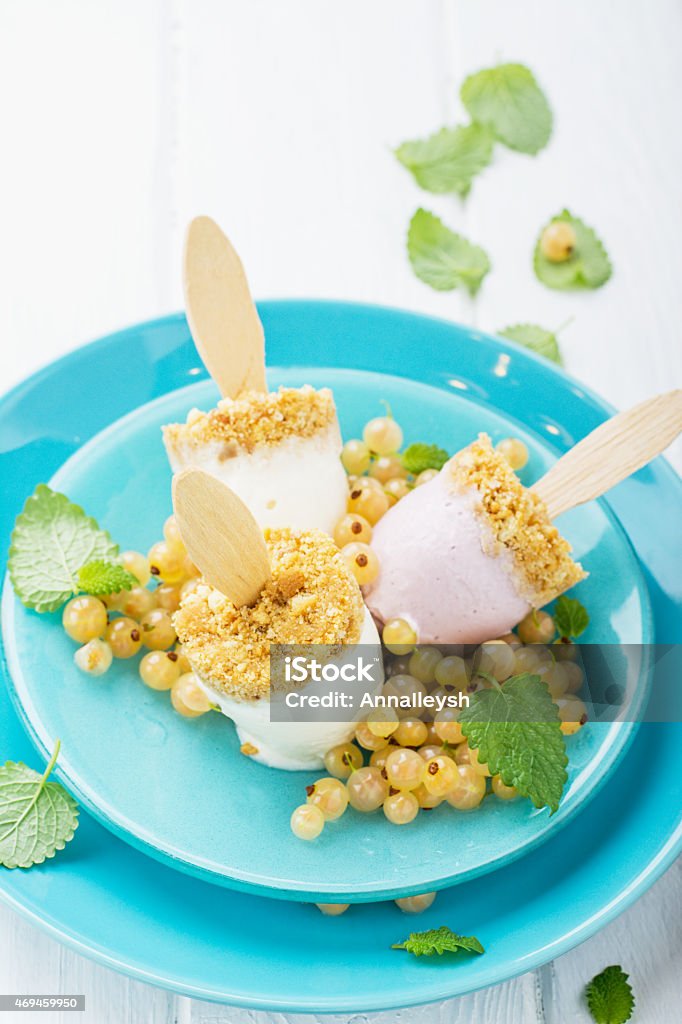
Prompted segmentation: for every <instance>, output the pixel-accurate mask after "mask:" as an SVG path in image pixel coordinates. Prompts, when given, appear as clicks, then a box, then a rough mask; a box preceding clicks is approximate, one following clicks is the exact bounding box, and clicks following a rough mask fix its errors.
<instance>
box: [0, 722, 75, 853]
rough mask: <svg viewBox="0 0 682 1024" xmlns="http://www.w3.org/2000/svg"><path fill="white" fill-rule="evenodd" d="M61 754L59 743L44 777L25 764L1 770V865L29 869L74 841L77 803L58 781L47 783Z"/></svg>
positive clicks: (15, 764) (16, 764)
mask: <svg viewBox="0 0 682 1024" xmlns="http://www.w3.org/2000/svg"><path fill="white" fill-rule="evenodd" d="M58 755H59V740H57V742H56V744H55V748H54V753H53V754H52V757H51V759H50V763H49V764H48V766H47V768H46V769H45V771H44V772H43V774H42V775H41V774H40V773H39V772H36V771H33V769H32V768H27V767H26V765H25V764H22V763H21V762H20V761H19V762H14V761H7V763H6V764H5V765H3V766H2V767H0V864H2V865H3V867H6V868H30V867H31V866H32V865H33V864H42V863H43V861H44V860H46V859H47V858H49V857H54V855H55V853H56V852H57V850H63V849H64V847H65V845H66V844H67V843H68V842H69V841H70V840H71V839H73V834H74V832H75V831H76V829H77V827H78V804H77V803H76V801H75V800H74V799H73V797H72V796H71V795H70V794H69V793H67V792H66V790H65V789H64V787H63V786H60V784H59V783H58V782H48V781H47V780H48V777H49V775H50V773H51V771H52V769H53V768H54V765H55V762H56V760H57V757H58Z"/></svg>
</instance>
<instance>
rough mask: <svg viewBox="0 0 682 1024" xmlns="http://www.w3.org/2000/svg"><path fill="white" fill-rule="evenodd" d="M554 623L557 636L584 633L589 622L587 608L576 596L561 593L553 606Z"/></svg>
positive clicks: (572, 635) (573, 636) (571, 635)
mask: <svg viewBox="0 0 682 1024" xmlns="http://www.w3.org/2000/svg"><path fill="white" fill-rule="evenodd" d="M554 624H555V626H556V628H557V631H558V633H559V636H565V637H571V638H572V639H574V640H575V638H576V637H578V636H580V634H581V633H584V632H585V630H586V629H587V627H588V626H589V624H590V616H589V615H588V614H587V609H586V608H585V606H584V605H583V604H581V603H580V601H579V600H578V598H577V597H567V596H566V594H562V595H561V597H560V598H559V599H558V600H557V603H556V604H555V606H554Z"/></svg>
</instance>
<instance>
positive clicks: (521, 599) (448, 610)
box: [365, 434, 585, 644]
mask: <svg viewBox="0 0 682 1024" xmlns="http://www.w3.org/2000/svg"><path fill="white" fill-rule="evenodd" d="M372 547H373V549H374V551H375V552H376V554H377V556H378V558H379V576H378V579H377V581H376V582H375V583H373V584H372V585H370V586H368V587H367V588H365V598H366V601H367V605H368V607H369V609H370V611H371V612H372V614H373V615H374V616H375V618H376V620H377V621H378V622H379V623H382V624H383V623H385V622H387V621H388V620H389V619H393V618H402V619H406V620H407V621H408V622H409V623H410V624H411V625H412V628H413V629H414V630H415V632H416V634H417V640H418V642H419V643H441V644H458V643H483V642H484V641H486V640H493V639H495V638H496V637H500V636H503V635H504V634H505V633H508V632H509V631H510V630H511V629H512V628H513V627H514V626H515V625H516V624H517V623H518V622H519V621H520V620H521V619H522V618H523V617H524V615H526V614H527V613H528V612H529V611H530V609H531V608H540V607H542V606H543V605H544V604H546V603H547V602H548V601H550V600H552V599H553V598H554V597H556V596H557V595H558V594H560V593H562V592H563V591H564V590H567V589H568V588H569V587H571V586H573V584H574V583H577V582H578V581H579V580H580V579H582V578H583V577H584V576H585V573H584V572H583V570H582V568H581V566H580V565H578V564H577V563H575V562H574V561H573V560H572V559H571V557H570V555H569V551H570V545H569V544H568V542H567V541H565V540H564V539H563V537H561V535H560V534H559V532H558V530H557V529H556V527H555V526H553V525H552V523H551V522H550V520H549V517H548V516H547V512H546V509H545V508H544V506H543V505H542V502H541V501H540V500H539V499H538V498H537V497H536V496H535V495H534V494H533V493H532V492H531V491H527V490H526V489H525V488H524V487H523V486H522V484H521V483H520V481H519V480H518V478H517V476H516V474H515V473H514V472H513V471H512V470H511V469H510V468H509V466H508V464H507V463H506V461H505V460H504V458H503V457H502V456H501V455H499V454H498V453H497V452H495V451H494V449H493V448H492V445H491V444H490V440H489V438H488V437H486V435H484V434H483V435H481V436H480V437H479V439H478V440H477V441H475V442H474V443H473V444H472V445H471V446H470V447H468V448H465V449H464V450H463V451H462V452H460V453H459V454H458V455H455V456H454V457H453V458H452V459H451V460H450V462H448V463H447V464H446V465H445V467H444V468H443V470H442V471H441V472H440V473H439V474H438V476H437V477H434V479H433V480H431V481H429V483H426V484H423V485H421V486H420V487H416V488H415V489H414V490H413V491H412V492H411V493H410V494H408V495H406V496H405V497H404V498H403V499H402V500H401V501H399V502H398V503H397V504H396V505H395V506H394V507H393V508H391V509H389V511H388V512H387V513H386V515H385V516H383V517H382V519H380V520H379V522H378V523H377V525H376V526H375V527H374V535H373V537H372Z"/></svg>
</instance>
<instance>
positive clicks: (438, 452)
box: [400, 441, 450, 476]
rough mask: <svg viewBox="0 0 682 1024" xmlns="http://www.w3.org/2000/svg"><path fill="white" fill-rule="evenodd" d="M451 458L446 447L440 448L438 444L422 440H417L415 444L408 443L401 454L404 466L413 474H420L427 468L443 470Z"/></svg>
mask: <svg viewBox="0 0 682 1024" xmlns="http://www.w3.org/2000/svg"><path fill="white" fill-rule="evenodd" d="M449 458H450V456H449V455H448V453H447V452H446V451H445V449H444V448H439V447H438V445H437V444H424V443H423V442H421V441H415V443H414V444H410V445H408V446H407V448H406V449H405V451H404V452H403V453H402V454H401V456H400V460H401V462H402V464H403V466H404V468H405V469H406V470H407V472H408V473H412V475H413V476H418V475H419V474H420V473H423V472H424V470H426V469H438V470H441V469H442V468H443V466H444V465H445V463H446V462H447V461H448V459H449Z"/></svg>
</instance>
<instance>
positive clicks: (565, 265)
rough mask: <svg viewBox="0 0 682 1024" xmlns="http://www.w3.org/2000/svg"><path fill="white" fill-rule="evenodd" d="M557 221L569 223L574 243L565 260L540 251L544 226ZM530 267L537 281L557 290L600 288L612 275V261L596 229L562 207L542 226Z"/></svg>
mask: <svg viewBox="0 0 682 1024" xmlns="http://www.w3.org/2000/svg"><path fill="white" fill-rule="evenodd" d="M558 222H562V223H565V224H570V225H571V227H572V228H573V230H574V231H575V236H576V243H575V248H574V250H573V252H572V254H571V255H570V256H569V258H568V259H567V260H562V261H561V262H559V263H555V262H553V261H552V260H548V259H547V257H546V256H544V255H543V253H542V248H541V244H540V242H541V239H542V235H543V232H544V231H545V228H547V227H549V224H556V223H558ZM533 268H534V270H535V275H536V277H537V278H538V280H539V281H541V282H542V283H543V284H545V285H547V287H548V288H555V289H557V290H559V291H566V290H568V289H572V288H599V287H601V285H603V284H606V282H607V281H608V279H609V278H610V277H611V261H610V260H609V257H608V254H607V252H606V249H605V248H604V246H603V244H602V243H601V241H600V240H599V238H598V237H597V235H596V233H595V232H594V231H593V229H592V228H591V227H588V225H587V224H585V222H584V221H582V220H580V219H579V218H578V217H574V216H573V214H572V213H569V211H568V210H562V211H561V213H558V214H557V215H556V217H552V219H551V220H550V221H549V222H548V223H547V224H545V225H544V227H543V228H542V231H541V232H540V234H539V235H538V240H537V243H536V246H535V254H534V256H533Z"/></svg>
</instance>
